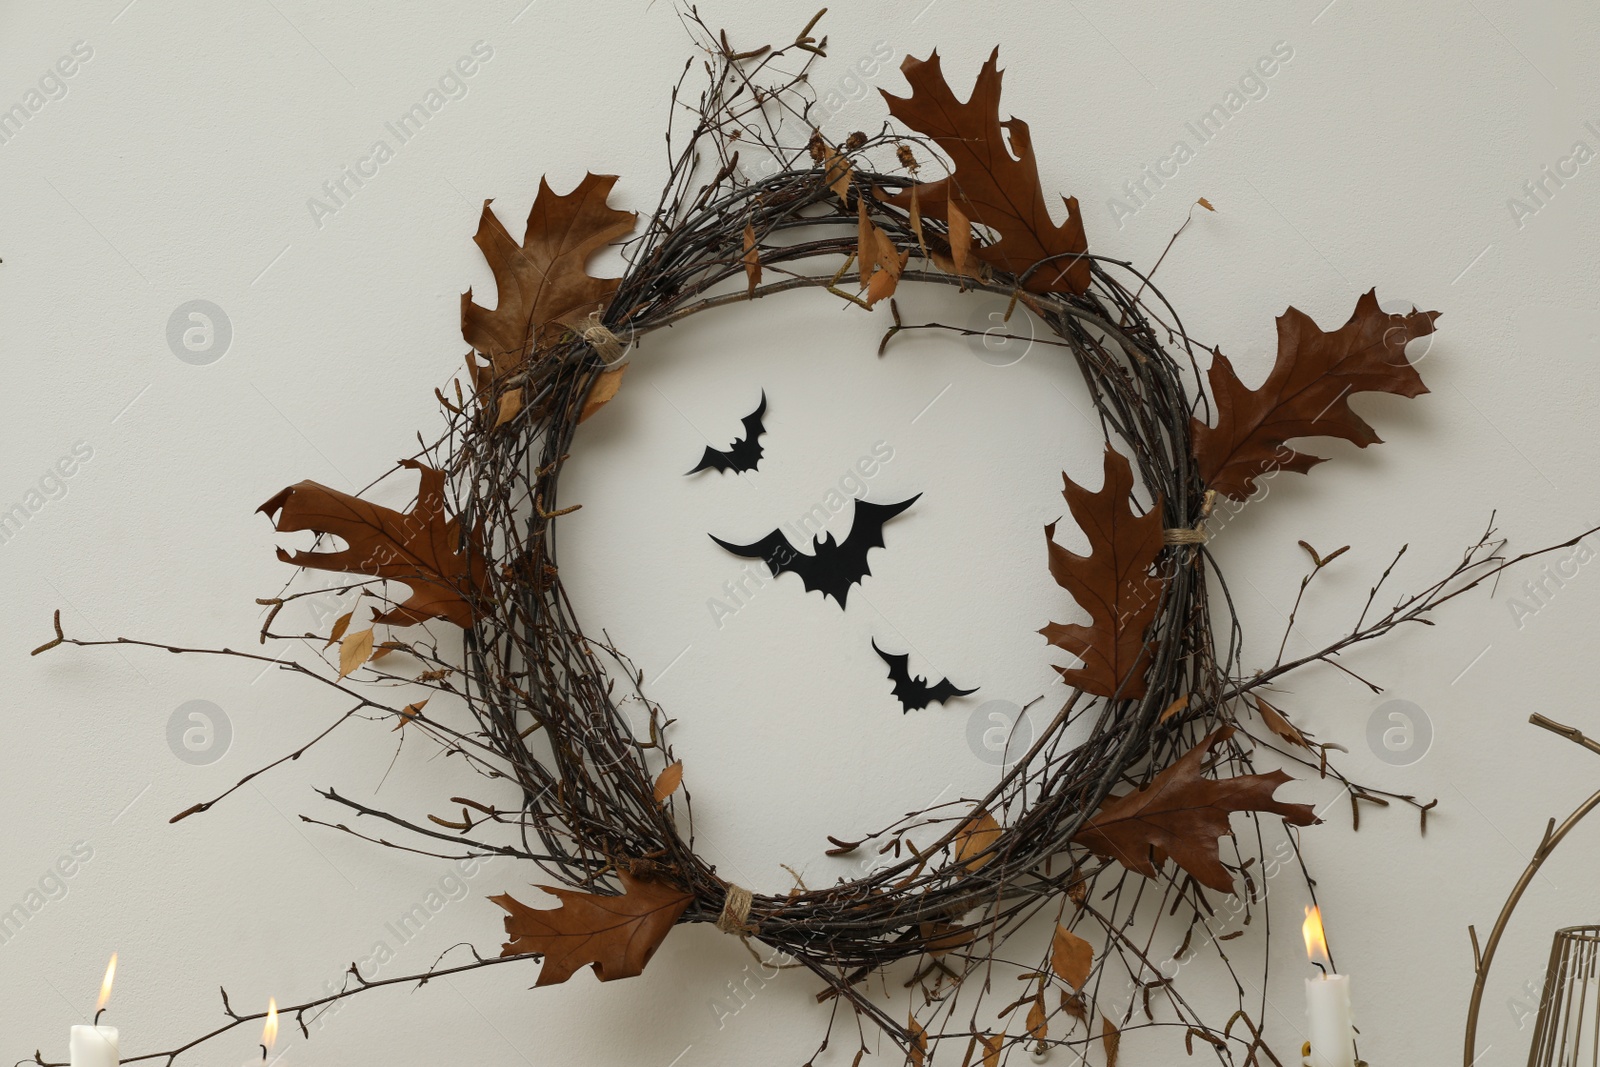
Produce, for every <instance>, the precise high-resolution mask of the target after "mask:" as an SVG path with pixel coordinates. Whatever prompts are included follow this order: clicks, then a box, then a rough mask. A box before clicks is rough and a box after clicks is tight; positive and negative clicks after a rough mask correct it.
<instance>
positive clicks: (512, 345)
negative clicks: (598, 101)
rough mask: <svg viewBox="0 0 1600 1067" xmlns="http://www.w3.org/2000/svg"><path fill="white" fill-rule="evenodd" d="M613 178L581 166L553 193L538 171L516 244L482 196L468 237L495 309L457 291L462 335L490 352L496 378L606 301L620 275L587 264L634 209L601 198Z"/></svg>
mask: <svg viewBox="0 0 1600 1067" xmlns="http://www.w3.org/2000/svg"><path fill="white" fill-rule="evenodd" d="M616 181H617V178H616V175H613V174H585V175H584V176H583V180H582V181H580V182H579V183H578V186H577V188H575V189H574V190H573V191H572V192H570V193H567V194H566V195H564V196H558V195H556V193H555V192H553V191H552V190H551V188H550V185H549V183H548V182H547V181H545V180H544V179H543V178H541V179H540V180H539V194H538V196H536V197H534V200H533V207H532V209H530V210H529V212H528V225H527V228H526V230H525V231H524V233H523V237H522V243H521V244H518V243H517V242H516V241H515V240H513V239H512V237H511V234H510V233H508V232H507V231H506V228H505V227H504V226H502V225H501V224H500V220H499V219H498V218H496V217H495V214H494V212H492V211H491V210H489V204H490V201H488V200H485V201H484V202H483V214H482V216H481V217H480V218H479V220H478V232H477V233H476V234H474V235H473V238H472V240H473V241H474V242H475V243H476V244H477V246H478V247H479V248H480V249H482V251H483V258H484V259H486V260H488V262H489V269H490V270H491V271H493V272H494V280H495V288H496V290H497V291H498V293H499V296H498V299H497V300H496V303H495V306H494V309H493V310H492V311H491V310H490V309H488V308H485V307H481V306H479V305H478V304H475V303H473V300H472V290H471V289H468V290H467V291H466V292H465V293H462V294H461V336H462V337H464V338H466V340H467V343H468V344H470V345H471V346H472V347H473V348H474V349H476V350H477V351H478V352H479V353H481V354H482V355H484V356H487V357H488V358H489V360H490V363H491V365H492V368H493V375H494V377H496V378H498V377H500V376H501V375H503V374H505V373H507V372H508V371H510V370H512V369H514V368H516V367H518V366H520V365H521V364H522V362H523V361H524V360H525V359H527V358H528V356H530V355H531V354H532V353H533V351H534V350H535V349H536V348H539V347H542V346H544V345H546V344H549V343H550V342H551V341H553V340H554V339H556V338H557V337H559V336H560V334H561V332H562V330H564V329H567V328H570V327H574V326H577V325H578V324H579V323H580V322H581V321H582V320H583V319H584V318H585V317H587V316H588V315H589V314H590V313H591V312H593V311H595V310H598V309H600V308H603V307H604V306H605V305H606V303H607V302H608V301H609V300H610V299H611V296H612V294H613V293H615V292H616V289H617V286H618V284H620V282H621V280H622V279H620V278H595V277H591V276H590V275H589V274H588V272H587V271H586V270H585V269H584V266H585V264H586V263H587V262H588V259H589V257H590V256H591V255H592V254H594V253H595V252H596V251H598V250H599V249H600V248H601V247H602V246H604V245H606V244H607V243H609V242H611V241H614V240H616V239H617V238H618V237H621V236H622V235H624V234H626V233H628V232H630V231H631V230H632V229H633V227H634V223H635V221H636V219H637V216H636V215H635V214H634V213H633V212H631V211H617V210H616V209H614V208H612V207H610V206H609V205H607V204H606V198H607V197H608V196H609V195H610V194H611V187H612V186H613V185H615V184H616Z"/></svg>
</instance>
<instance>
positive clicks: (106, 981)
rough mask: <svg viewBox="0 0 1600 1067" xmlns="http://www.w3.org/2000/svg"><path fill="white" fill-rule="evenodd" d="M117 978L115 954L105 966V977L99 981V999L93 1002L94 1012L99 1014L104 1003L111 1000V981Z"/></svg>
mask: <svg viewBox="0 0 1600 1067" xmlns="http://www.w3.org/2000/svg"><path fill="white" fill-rule="evenodd" d="M116 976H117V954H116V953H115V952H113V953H112V954H111V962H110V963H108V964H106V976H105V977H104V978H102V979H101V980H100V997H99V999H98V1000H96V1001H95V1002H94V1010H95V1011H96V1012H99V1011H100V1010H101V1009H103V1008H104V1007H105V1006H106V1001H108V1000H110V999H111V980H112V979H113V978H115V977H116Z"/></svg>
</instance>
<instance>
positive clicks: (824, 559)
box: [711, 493, 922, 608]
mask: <svg viewBox="0 0 1600 1067" xmlns="http://www.w3.org/2000/svg"><path fill="white" fill-rule="evenodd" d="M920 496H922V494H921V493H918V494H917V495H916V496H914V497H912V498H911V499H910V500H902V501H900V503H898V504H869V503H867V502H866V501H865V500H857V501H856V513H855V518H853V519H852V520H851V522H850V533H849V534H848V535H846V537H845V539H844V540H843V541H835V540H834V539H833V534H828V535H827V538H826V539H824V538H821V537H814V538H812V539H811V555H809V556H807V555H803V554H801V553H800V552H799V551H798V550H797V549H796V548H795V547H794V546H793V545H791V544H790V543H789V539H788V538H787V537H785V536H784V533H783V531H782V530H773V531H772V532H771V533H769V534H767V536H765V537H763V538H762V539H761V540H759V541H757V542H756V543H755V544H753V545H735V544H731V543H729V542H727V541H724V540H723V539H722V538H720V537H717V536H716V535H715V534H713V535H712V536H711V540H713V541H715V542H716V543H717V544H719V545H721V546H722V547H723V548H725V549H727V550H728V551H729V552H732V553H733V554H734V555H736V556H744V557H746V558H748V559H759V560H764V561H765V562H766V564H767V568H768V569H769V570H771V571H772V576H773V577H774V578H776V577H777V576H778V575H780V574H782V573H783V572H784V571H793V572H794V573H795V574H798V575H799V576H800V580H801V581H802V582H804V583H805V587H806V592H808V593H812V592H816V591H817V590H819V589H820V590H822V595H823V597H824V598H827V597H833V599H835V600H837V601H838V602H839V607H841V608H843V607H844V606H845V600H846V598H848V597H849V595H850V587H851V586H852V585H855V584H856V583H857V582H859V581H861V579H862V578H864V577H866V576H867V575H869V574H871V573H872V569H871V568H870V567H868V566H867V552H868V551H869V550H871V549H874V548H882V547H883V524H884V523H886V522H888V521H889V520H890V519H892V518H894V517H895V516H896V515H898V514H900V513H901V512H902V511H904V510H906V508H909V507H910V506H911V505H912V504H915V503H916V502H917V498H918V497H920Z"/></svg>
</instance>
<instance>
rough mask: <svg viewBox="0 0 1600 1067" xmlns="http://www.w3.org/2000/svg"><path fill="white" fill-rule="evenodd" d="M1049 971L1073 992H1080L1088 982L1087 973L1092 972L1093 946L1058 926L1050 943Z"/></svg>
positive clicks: (1063, 927)
mask: <svg viewBox="0 0 1600 1067" xmlns="http://www.w3.org/2000/svg"><path fill="white" fill-rule="evenodd" d="M1050 969H1051V970H1052V971H1054V972H1055V975H1056V977H1057V978H1059V979H1061V980H1062V981H1063V982H1065V983H1067V984H1068V985H1069V986H1071V987H1072V989H1073V991H1074V992H1078V991H1081V990H1082V989H1083V983H1085V982H1087V981H1088V980H1089V972H1090V971H1092V970H1094V946H1093V945H1091V944H1089V942H1087V941H1085V940H1084V939H1083V938H1081V937H1079V936H1078V935H1077V934H1075V933H1073V932H1072V931H1071V930H1068V929H1067V928H1066V927H1065V926H1059V925H1058V926H1057V927H1056V934H1055V937H1054V938H1052V939H1051V941H1050Z"/></svg>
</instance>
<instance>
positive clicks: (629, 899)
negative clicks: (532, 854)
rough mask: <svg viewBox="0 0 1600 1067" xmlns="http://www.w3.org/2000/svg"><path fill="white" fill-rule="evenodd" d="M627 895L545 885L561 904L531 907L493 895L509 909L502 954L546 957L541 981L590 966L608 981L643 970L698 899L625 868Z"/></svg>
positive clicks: (564, 977)
mask: <svg viewBox="0 0 1600 1067" xmlns="http://www.w3.org/2000/svg"><path fill="white" fill-rule="evenodd" d="M618 877H619V878H620V879H621V880H622V890H623V891H622V893H621V895H618V896H601V895H599V894H598V893H580V892H577V891H576V890H572V889H557V888H554V887H551V886H540V887H539V888H540V889H543V890H544V891H545V892H546V893H549V894H551V895H552V896H554V897H556V898H558V899H559V900H560V901H561V906H560V907H559V908H550V909H543V910H540V909H535V908H530V907H528V906H527V905H526V904H523V903H522V902H521V901H518V900H516V899H515V898H513V897H511V896H510V895H509V894H502V895H501V896H497V897H490V898H489V899H490V900H492V901H494V902H495V903H496V904H498V905H500V906H501V907H502V908H504V909H505V910H506V920H505V922H506V934H507V936H508V937H509V938H510V940H508V941H507V942H506V944H505V945H504V946H503V947H502V949H501V952H500V954H501V955H502V956H515V955H518V954H520V953H524V952H538V953H542V954H543V955H544V963H543V964H542V965H541V966H540V968H539V979H538V981H537V982H535V983H534V984H535V985H541V986H545V985H555V984H557V983H559V982H565V981H566V980H567V979H568V978H570V977H571V976H572V973H573V972H574V971H576V970H577V969H578V968H579V967H582V966H583V965H584V964H588V965H590V966H591V967H593V968H594V973H595V974H596V975H597V976H598V977H599V979H600V981H602V982H609V981H612V980H613V979H617V978H632V977H634V976H635V975H637V974H640V973H641V972H642V971H643V970H644V967H645V964H647V963H649V962H650V957H651V956H652V955H654V954H655V951H656V949H657V948H658V947H659V946H660V945H661V942H662V941H663V940H664V939H665V938H666V936H667V934H668V933H670V932H671V930H672V926H673V924H674V923H676V922H677V921H678V917H679V916H681V915H682V914H683V913H684V910H685V909H686V908H688V907H689V905H690V904H692V903H694V897H693V896H691V895H690V894H688V893H685V892H683V891H682V890H679V889H676V888H674V887H673V886H670V885H667V884H666V883H664V882H649V881H643V880H641V879H638V878H635V877H633V876H632V875H630V874H628V873H627V872H626V871H623V872H620V873H619V874H618Z"/></svg>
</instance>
